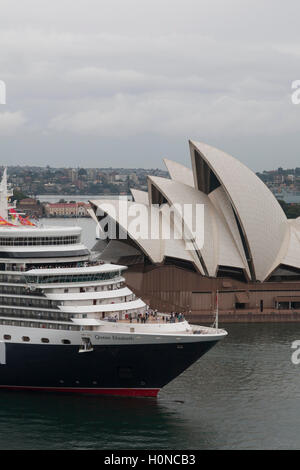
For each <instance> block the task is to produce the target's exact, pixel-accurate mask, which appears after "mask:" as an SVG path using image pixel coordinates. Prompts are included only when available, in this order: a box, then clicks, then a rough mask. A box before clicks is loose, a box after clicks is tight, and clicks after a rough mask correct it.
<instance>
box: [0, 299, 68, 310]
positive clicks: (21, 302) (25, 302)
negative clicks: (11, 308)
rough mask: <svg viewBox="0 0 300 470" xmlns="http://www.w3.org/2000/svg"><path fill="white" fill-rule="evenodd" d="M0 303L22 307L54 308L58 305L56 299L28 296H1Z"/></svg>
mask: <svg viewBox="0 0 300 470" xmlns="http://www.w3.org/2000/svg"><path fill="white" fill-rule="evenodd" d="M0 305H16V306H23V307H43V308H54V309H56V308H57V306H58V305H59V302H58V301H55V300H47V299H31V298H28V297H1V296H0Z"/></svg>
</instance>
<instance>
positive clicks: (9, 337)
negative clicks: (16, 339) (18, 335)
mask: <svg viewBox="0 0 300 470" xmlns="http://www.w3.org/2000/svg"><path fill="white" fill-rule="evenodd" d="M3 339H11V336H10V335H3Z"/></svg>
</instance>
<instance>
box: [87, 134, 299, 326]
mask: <svg viewBox="0 0 300 470" xmlns="http://www.w3.org/2000/svg"><path fill="white" fill-rule="evenodd" d="M189 148H190V155H191V167H192V169H189V168H186V167H184V166H183V165H181V164H179V163H176V162H173V161H171V160H165V164H166V166H167V169H168V171H169V175H170V178H160V177H155V176H148V192H146V191H139V190H134V189H133V190H132V196H133V201H132V202H130V203H128V204H129V205H131V209H136V208H140V209H141V208H142V209H143V211H142V213H143V219H142V221H141V223H140V225H143V226H148V224H150V225H151V224H152V226H155V224H156V225H157V226H159V227H160V231H159V236H157V237H153V236H150V237H148V238H147V237H141V236H139V235H137V233H136V232H135V231H133V230H132V229H131V227H132V224H130V223H128V218H127V221H126V224H125V222H124V220H125V217H124V213H121V214H120V213H118V212H116V210H115V208H116V204H117V202H116V201H115V200H112V201H108V200H107V199H106V200H103V201H101V200H92V201H90V203H91V207H92V212H93V217H94V219H95V220H96V222H97V223H98V224H99V229H100V231H101V230H102V231H103V232H105V223H107V221H108V220H112V221H114V222H115V224H116V227H117V230H116V232H115V233H116V237H115V238H113V237H110V238H108V239H106V240H105V241H103V240H99V242H98V243H97V244H96V245H95V247H94V251H95V252H96V254H97V255H98V256H99V257H100V258H102V259H103V260H104V261H106V262H107V261H108V262H112V263H115V264H122V265H127V266H128V270H127V272H126V274H125V277H126V281H127V283H128V286H129V287H130V288H131V289H133V290H134V291H135V292H136V294H137V295H138V296H139V297H142V298H143V300H144V301H145V302H146V303H148V304H149V305H150V306H151V307H152V308H157V309H158V310H160V311H165V312H172V311H178V312H179V311H181V312H185V314H186V315H187V318H188V317H192V321H194V322H196V321H198V320H199V322H201V323H203V322H205V321H207V322H208V323H211V322H212V320H213V317H214V312H215V309H216V293H217V292H218V307H219V318H220V322H229V321H230V322H239V321H240V322H244V321H247V322H249V321H274V322H275V321H300V217H299V218H298V219H287V217H286V216H285V214H284V212H283V210H282V208H281V206H280V204H279V203H278V201H277V200H276V198H275V196H274V195H273V194H272V192H271V191H270V190H269V189H268V188H267V186H266V185H265V184H264V183H263V182H262V181H261V180H260V179H259V178H258V177H257V175H256V174H255V173H253V172H252V171H251V170H250V169H249V168H247V167H246V166H245V165H244V164H242V163H241V162H240V161H239V160H237V159H235V158H234V157H232V156H231V155H228V154H226V153H225V152H223V151H221V150H218V149H216V148H214V147H211V146H209V145H207V144H204V143H201V142H192V141H190V142H189ZM178 205H183V206H186V205H189V206H190V207H192V208H196V209H197V208H198V207H199V206H202V208H203V212H202V216H203V218H202V219H201V218H200V217H199V216H198V212H197V210H196V211H194V212H193V215H192V217H189V216H188V215H186V214H187V213H185V211H179V210H177V207H178ZM174 208H175V212H174V214H175V215H176V217H175V216H174V218H173V219H172V218H170V217H168V214H169V213H170V211H171V210H174ZM129 212H130V211H129ZM131 212H134V210H133V211H131ZM195 214H196V215H195ZM199 219H201V220H200V223H199ZM174 220H175V222H174ZM129 222H130V220H129ZM195 226H196V229H195ZM178 227H183V228H184V230H183V236H182V237H181V238H180V237H177V236H175V235H176V234H177V231H178ZM165 228H167V232H168V233H170V234H171V235H173V237H170V239H166V238H164V237H163V236H162V235H161V233H163V231H164V229H165ZM199 231H200V232H203V237H201V236H200V237H199ZM124 234H125V235H126V236H125V237H124ZM187 246H188V248H187ZM191 247H192V248H191Z"/></svg>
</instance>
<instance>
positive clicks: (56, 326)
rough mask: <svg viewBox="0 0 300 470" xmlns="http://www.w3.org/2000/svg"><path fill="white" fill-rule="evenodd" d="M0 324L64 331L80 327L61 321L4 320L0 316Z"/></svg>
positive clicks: (75, 329)
mask: <svg viewBox="0 0 300 470" xmlns="http://www.w3.org/2000/svg"><path fill="white" fill-rule="evenodd" d="M0 325H7V326H22V327H27V328H48V329H50V330H66V331H79V330H80V327H79V326H77V325H65V324H63V323H44V322H29V321H18V320H5V319H3V318H0Z"/></svg>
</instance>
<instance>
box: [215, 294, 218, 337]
mask: <svg viewBox="0 0 300 470" xmlns="http://www.w3.org/2000/svg"><path fill="white" fill-rule="evenodd" d="M216 303H217V305H216V307H217V308H216V323H215V324H216V329H218V327H219V291H218V290H217V298H216Z"/></svg>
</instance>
